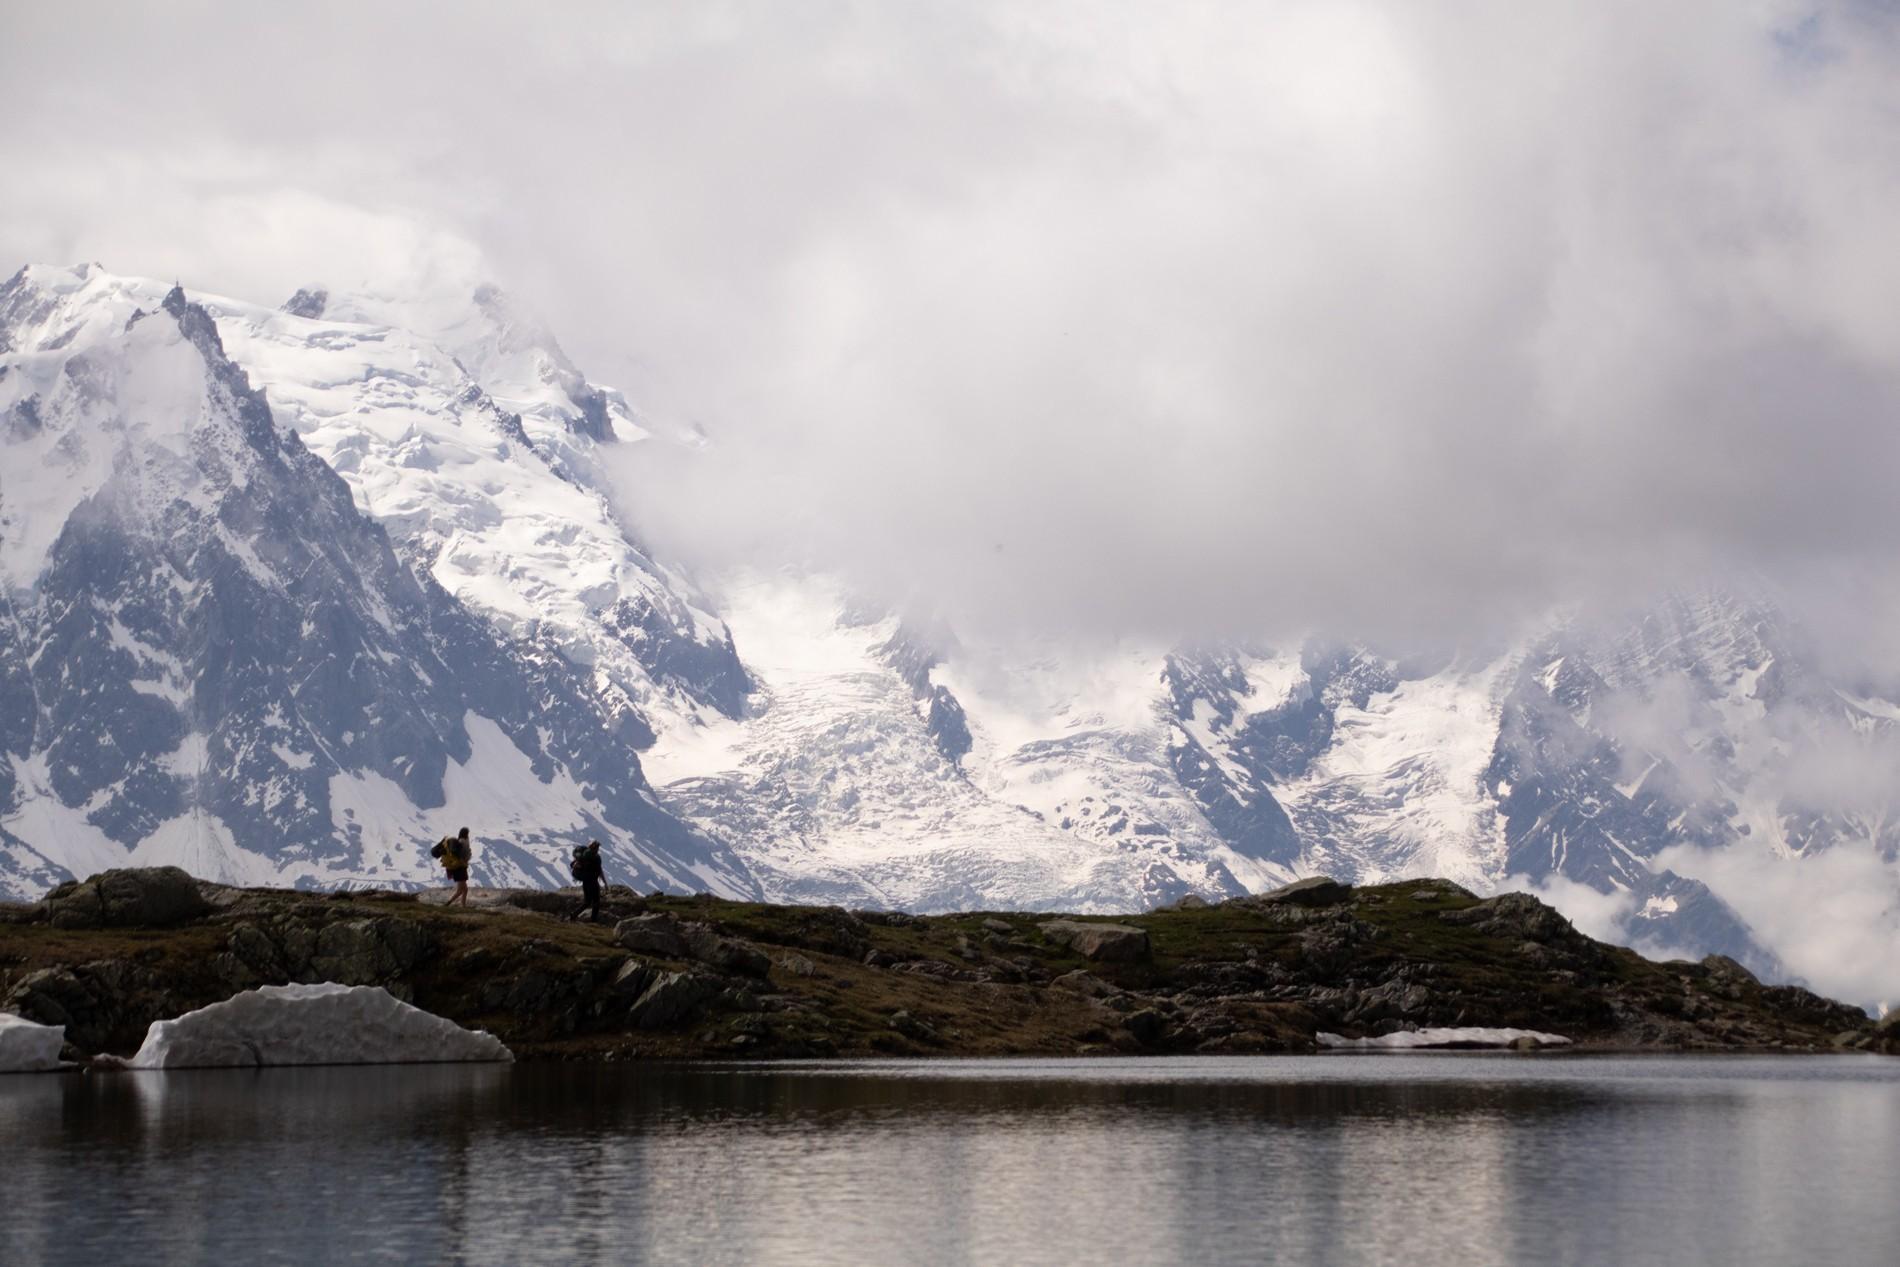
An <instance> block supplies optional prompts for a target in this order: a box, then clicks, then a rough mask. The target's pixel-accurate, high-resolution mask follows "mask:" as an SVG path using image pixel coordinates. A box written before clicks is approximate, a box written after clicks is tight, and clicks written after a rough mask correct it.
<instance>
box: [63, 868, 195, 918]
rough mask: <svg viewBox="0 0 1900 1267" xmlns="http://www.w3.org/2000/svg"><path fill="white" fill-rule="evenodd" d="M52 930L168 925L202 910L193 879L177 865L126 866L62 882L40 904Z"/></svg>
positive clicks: (193, 915)
mask: <svg viewBox="0 0 1900 1267" xmlns="http://www.w3.org/2000/svg"><path fill="white" fill-rule="evenodd" d="M43 905H44V908H45V912H46V920H47V922H48V923H50V924H52V925H53V926H54V927H55V928H170V927H171V926H173V925H174V924H183V923H185V922H186V921H187V920H193V919H197V918H198V917H199V916H201V915H205V914H208V913H209V912H210V910H211V904H210V903H209V902H207V901H206V900H205V897H204V894H203V893H201V892H200V891H199V889H198V882H197V881H196V880H194V879H192V878H191V876H190V875H189V874H187V873H186V872H185V871H184V870H182V869H180V868H178V867H126V868H122V869H118V870H113V871H101V872H100V873H99V874H98V875H95V876H93V877H92V878H91V879H89V880H82V881H79V882H77V883H69V884H62V885H60V886H59V887H58V888H57V889H54V890H53V891H52V892H51V893H49V894H47V896H46V900H45V902H44V903H43Z"/></svg>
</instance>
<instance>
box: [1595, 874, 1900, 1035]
mask: <svg viewBox="0 0 1900 1267" xmlns="http://www.w3.org/2000/svg"><path fill="white" fill-rule="evenodd" d="M1656 863H1657V865H1658V866H1660V867H1667V868H1669V869H1671V870H1673V871H1675V872H1677V873H1678V874H1681V875H1686V876H1689V877H1691V878H1693V879H1697V880H1700V881H1702V882H1703V883H1704V884H1706V885H1708V886H1709V888H1710V889H1711V890H1713V891H1714V893H1715V895H1716V896H1717V897H1719V898H1721V899H1722V900H1723V901H1725V902H1727V903H1728V904H1729V905H1730V906H1732V907H1734V908H1735V910H1736V911H1737V912H1738V913H1739V914H1740V915H1741V916H1742V918H1743V919H1744V920H1746V921H1747V922H1748V924H1749V925H1750V927H1752V928H1753V929H1754V930H1755V931H1756V932H1757V933H1759V934H1760V935H1761V937H1762V939H1763V941H1764V942H1765V943H1766V944H1768V945H1770V946H1773V947H1774V949H1775V953H1776V954H1778V955H1779V956H1780V957H1781V959H1782V962H1784V963H1785V964H1787V966H1788V968H1789V970H1790V971H1791V972H1793V973H1794V974H1795V975H1796V976H1799V977H1803V978H1805V979H1806V980H1807V981H1808V982H1809V983H1810V985H1812V986H1813V988H1814V989H1816V990H1818V991H1819V992H1820V993H1822V994H1825V995H1828V996H1829V997H1831V998H1838V999H1853V1000H1856V1001H1859V1002H1863V1003H1869V1004H1876V1005H1879V1006H1880V1007H1881V1008H1882V1009H1885V1008H1888V1007H1892V1006H1895V1005H1900V868H1896V867H1895V866H1894V864H1893V862H1892V861H1891V860H1886V859H1882V858H1880V857H1879V856H1878V855H1877V854H1875V853H1874V852H1873V851H1872V850H1870V849H1866V848H1859V847H1854V846H1848V845H1843V846H1840V847H1837V848H1834V849H1831V850H1828V851H1826V852H1823V853H1817V854H1812V855H1809V856H1806V857H1802V858H1800V859H1799V860H1796V859H1790V858H1777V857H1774V856H1772V855H1769V854H1767V853H1763V852H1759V851H1755V850H1744V849H1696V848H1691V847H1689V846H1681V847H1678V848H1675V849H1669V850H1665V851H1663V853H1662V854H1660V855H1659V856H1658V857H1657V859H1656ZM1566 913H1568V912H1566Z"/></svg>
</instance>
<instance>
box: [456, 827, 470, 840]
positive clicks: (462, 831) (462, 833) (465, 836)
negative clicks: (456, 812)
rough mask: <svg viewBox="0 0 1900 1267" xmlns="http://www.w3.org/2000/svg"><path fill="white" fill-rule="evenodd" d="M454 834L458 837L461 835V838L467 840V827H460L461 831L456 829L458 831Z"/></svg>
mask: <svg viewBox="0 0 1900 1267" xmlns="http://www.w3.org/2000/svg"><path fill="white" fill-rule="evenodd" d="M455 834H456V835H457V836H460V837H461V838H462V839H463V840H467V839H468V828H466V827H464V828H463V829H462V830H461V831H458V832H456V833H455Z"/></svg>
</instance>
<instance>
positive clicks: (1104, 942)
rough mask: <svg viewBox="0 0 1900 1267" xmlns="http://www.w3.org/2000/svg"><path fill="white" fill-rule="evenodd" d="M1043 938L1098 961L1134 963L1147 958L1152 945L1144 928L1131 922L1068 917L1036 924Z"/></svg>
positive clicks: (1085, 957)
mask: <svg viewBox="0 0 1900 1267" xmlns="http://www.w3.org/2000/svg"><path fill="white" fill-rule="evenodd" d="M1037 927H1039V928H1040V929H1041V930H1042V935H1043V939H1044V940H1045V941H1049V942H1052V943H1054V944H1055V945H1058V946H1066V947H1068V948H1069V949H1070V950H1073V951H1074V952H1075V953H1076V954H1078V955H1081V956H1082V957H1083V958H1084V959H1094V960H1096V961H1098V962H1101V963H1134V962H1138V961H1140V960H1143V959H1146V958H1148V956H1149V955H1150V953H1152V949H1151V947H1150V946H1149V943H1148V930H1147V929H1145V928H1136V927H1134V926H1133V925H1131V924H1096V923H1084V922H1082V921H1080V920H1072V919H1052V920H1046V921H1044V922H1043V923H1042V924H1040V925H1038V926H1037Z"/></svg>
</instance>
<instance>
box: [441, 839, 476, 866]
mask: <svg viewBox="0 0 1900 1267" xmlns="http://www.w3.org/2000/svg"><path fill="white" fill-rule="evenodd" d="M474 854H475V846H474V844H473V842H470V841H464V840H463V839H462V838H461V837H460V836H444V837H443V838H442V865H444V866H454V867H466V866H467V865H468V864H469V862H470V861H471V860H472V859H473V857H474Z"/></svg>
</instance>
